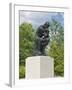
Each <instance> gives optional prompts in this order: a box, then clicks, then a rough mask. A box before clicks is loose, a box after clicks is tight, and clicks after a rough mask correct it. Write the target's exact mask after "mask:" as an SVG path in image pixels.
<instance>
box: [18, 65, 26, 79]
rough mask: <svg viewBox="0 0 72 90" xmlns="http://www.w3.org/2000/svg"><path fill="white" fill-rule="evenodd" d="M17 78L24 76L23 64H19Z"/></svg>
mask: <svg viewBox="0 0 72 90" xmlns="http://www.w3.org/2000/svg"><path fill="white" fill-rule="evenodd" d="M19 78H25V67H24V66H23V65H21V66H19Z"/></svg>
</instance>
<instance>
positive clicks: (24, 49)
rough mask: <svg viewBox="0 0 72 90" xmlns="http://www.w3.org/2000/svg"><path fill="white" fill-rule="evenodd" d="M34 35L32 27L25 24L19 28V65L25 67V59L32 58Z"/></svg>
mask: <svg viewBox="0 0 72 90" xmlns="http://www.w3.org/2000/svg"><path fill="white" fill-rule="evenodd" d="M33 33H34V30H33V28H32V25H31V24H29V23H23V24H21V25H20V26H19V63H20V65H25V59H26V58H27V57H29V56H32V52H33Z"/></svg>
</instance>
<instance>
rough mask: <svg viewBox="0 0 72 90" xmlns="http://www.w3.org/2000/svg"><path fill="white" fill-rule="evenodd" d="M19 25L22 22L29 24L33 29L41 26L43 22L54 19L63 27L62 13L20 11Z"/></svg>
mask: <svg viewBox="0 0 72 90" xmlns="http://www.w3.org/2000/svg"><path fill="white" fill-rule="evenodd" d="M19 15H20V18H19V19H20V20H19V24H22V23H24V22H27V23H31V24H32V25H33V27H34V28H37V27H38V26H40V25H43V24H44V23H45V22H47V21H48V22H51V20H52V19H55V20H56V21H58V22H59V23H61V25H62V26H64V13H63V12H34V11H20V12H19Z"/></svg>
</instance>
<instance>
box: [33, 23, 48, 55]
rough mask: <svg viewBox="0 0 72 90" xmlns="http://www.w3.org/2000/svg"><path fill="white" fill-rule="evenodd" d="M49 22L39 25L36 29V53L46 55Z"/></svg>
mask: <svg viewBox="0 0 72 90" xmlns="http://www.w3.org/2000/svg"><path fill="white" fill-rule="evenodd" d="M49 26H50V24H49V22H46V23H45V24H44V25H41V26H39V27H38V29H37V31H36V39H35V49H34V55H46V53H45V48H46V46H47V45H48V43H49V41H50V39H49Z"/></svg>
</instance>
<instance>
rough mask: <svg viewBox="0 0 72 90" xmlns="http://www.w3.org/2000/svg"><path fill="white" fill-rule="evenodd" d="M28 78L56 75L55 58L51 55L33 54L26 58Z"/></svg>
mask: <svg viewBox="0 0 72 90" xmlns="http://www.w3.org/2000/svg"><path fill="white" fill-rule="evenodd" d="M25 77H26V79H32V78H33V79H35V78H49V77H54V59H53V58H51V57H49V56H33V57H28V58H27V59H26V75H25Z"/></svg>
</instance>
